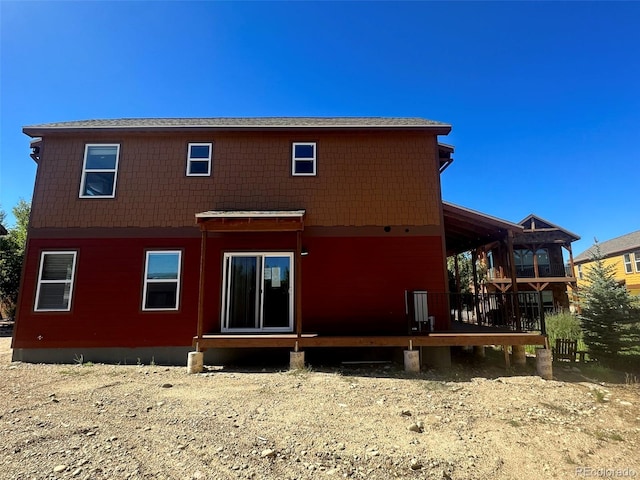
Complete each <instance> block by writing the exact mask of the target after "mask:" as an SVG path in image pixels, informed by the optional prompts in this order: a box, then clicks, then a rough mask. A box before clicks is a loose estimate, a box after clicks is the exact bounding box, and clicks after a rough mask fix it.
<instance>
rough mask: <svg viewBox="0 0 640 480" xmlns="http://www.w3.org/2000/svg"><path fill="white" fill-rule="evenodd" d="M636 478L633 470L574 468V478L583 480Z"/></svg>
mask: <svg viewBox="0 0 640 480" xmlns="http://www.w3.org/2000/svg"><path fill="white" fill-rule="evenodd" d="M637 476H638V472H636V471H635V470H634V469H633V468H594V467H576V477H584V478H635V477H637Z"/></svg>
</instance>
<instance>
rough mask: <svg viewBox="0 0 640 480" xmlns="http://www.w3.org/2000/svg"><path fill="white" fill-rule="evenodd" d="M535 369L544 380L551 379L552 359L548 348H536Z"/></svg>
mask: <svg viewBox="0 0 640 480" xmlns="http://www.w3.org/2000/svg"><path fill="white" fill-rule="evenodd" d="M536 371H537V372H538V375H540V376H541V377H542V378H544V379H545V380H553V361H552V356H551V350H549V349H548V348H537V349H536Z"/></svg>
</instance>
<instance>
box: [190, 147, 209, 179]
mask: <svg viewBox="0 0 640 480" xmlns="http://www.w3.org/2000/svg"><path fill="white" fill-rule="evenodd" d="M212 147H213V144H212V143H190V144H189V146H188V148H187V176H188V177H207V176H209V175H211V151H212Z"/></svg>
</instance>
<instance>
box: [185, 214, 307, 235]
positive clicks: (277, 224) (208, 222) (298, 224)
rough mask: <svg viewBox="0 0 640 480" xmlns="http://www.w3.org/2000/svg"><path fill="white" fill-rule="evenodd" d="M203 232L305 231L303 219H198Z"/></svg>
mask: <svg viewBox="0 0 640 480" xmlns="http://www.w3.org/2000/svg"><path fill="white" fill-rule="evenodd" d="M197 221H198V225H200V229H201V230H206V231H208V232H296V231H299V230H303V229H304V222H303V220H302V217H277V218H257V217H247V218H238V217H233V218H198V219H197Z"/></svg>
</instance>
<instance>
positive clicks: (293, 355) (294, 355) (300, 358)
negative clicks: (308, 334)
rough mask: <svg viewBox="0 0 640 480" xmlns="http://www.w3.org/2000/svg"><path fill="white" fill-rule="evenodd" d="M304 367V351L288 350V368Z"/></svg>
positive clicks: (299, 368)
mask: <svg viewBox="0 0 640 480" xmlns="http://www.w3.org/2000/svg"><path fill="white" fill-rule="evenodd" d="M302 369H304V352H299V351H297V350H296V351H295V352H289V370H302Z"/></svg>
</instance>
